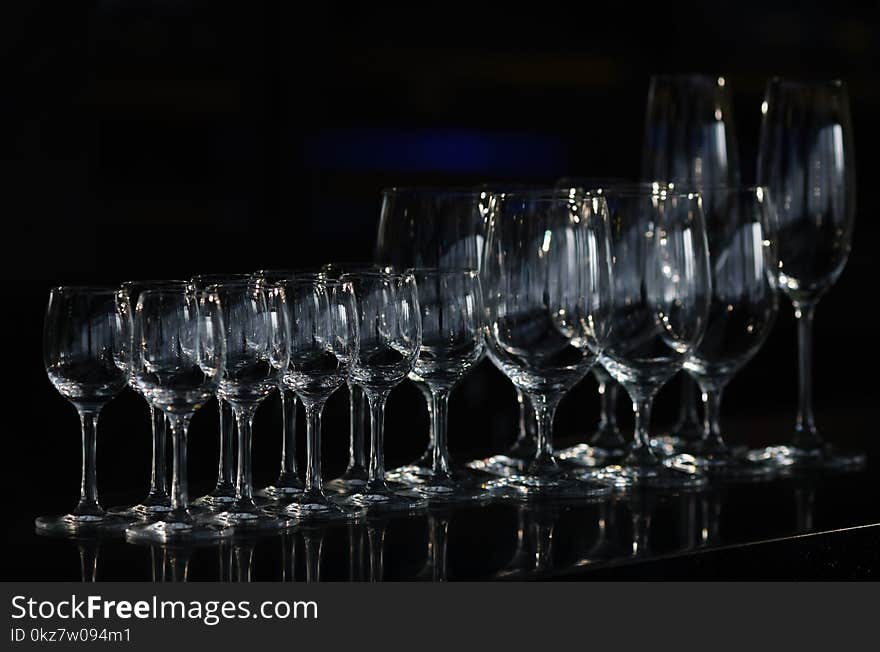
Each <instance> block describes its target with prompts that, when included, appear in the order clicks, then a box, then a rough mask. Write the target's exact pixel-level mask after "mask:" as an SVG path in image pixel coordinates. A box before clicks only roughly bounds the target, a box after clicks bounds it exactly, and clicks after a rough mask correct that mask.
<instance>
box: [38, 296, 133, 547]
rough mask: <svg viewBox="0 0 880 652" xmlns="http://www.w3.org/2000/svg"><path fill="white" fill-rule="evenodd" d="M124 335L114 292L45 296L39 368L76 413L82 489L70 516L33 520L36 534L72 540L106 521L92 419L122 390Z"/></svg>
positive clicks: (95, 424) (96, 418) (96, 423)
mask: <svg viewBox="0 0 880 652" xmlns="http://www.w3.org/2000/svg"><path fill="white" fill-rule="evenodd" d="M126 333H127V331H126V329H125V327H124V324H123V318H122V315H120V314H119V312H118V311H117V308H116V292H115V290H112V289H104V288H92V287H70V286H63V287H56V288H53V289H52V291H51V292H49V305H48V307H47V308H46V320H45V323H44V326H43V362H44V364H45V367H46V373H47V374H48V376H49V380H50V381H51V382H52V385H53V386H54V387H55V389H56V390H57V391H58V393H59V394H61V395H62V396H63V397H64V398H66V399H67V400H68V401H70V402H71V403H72V404H73V406H74V407H75V408H76V411H77V412H78V413H79V421H80V425H81V428H82V483H81V485H80V499H79V503H78V504H77V506H76V507H75V508H74V510H73V511H72V512H71V513H70V514H65V515H64V516H40V517H38V518H37V519H36V527H37V530H38V531H41V532H46V533H53V534H55V533H57V534H68V533H69V534H77V533H80V532H82V531H84V530H87V529H89V528H93V527H95V526H99V525H101V524H105V523H107V521H108V517H107V515H106V514H105V512H104V509H103V508H102V507H101V505H100V503H99V502H98V485H97V475H96V442H97V433H98V416H99V415H100V413H101V409H102V408H103V407H104V405H105V404H106V403H107V402H108V401H109V400H110V399H112V398H113V397H114V396H116V395H117V394H119V392H121V391H122V390H123V389H124V388H125V385H126V381H127V375H128V374H127V370H126V365H125V363H124V362H123V358H124V353H123V351H124V346H125V335H126Z"/></svg>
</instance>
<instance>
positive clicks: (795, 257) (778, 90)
mask: <svg viewBox="0 0 880 652" xmlns="http://www.w3.org/2000/svg"><path fill="white" fill-rule="evenodd" d="M761 113H762V114H763V116H762V120H761V142H760V148H759V151H758V182H759V183H761V184H762V185H765V186H766V187H768V188H769V190H770V196H771V197H772V198H773V200H774V202H775V203H776V207H777V212H778V215H779V270H778V272H779V273H778V278H779V288H780V290H781V291H782V292H783V293H784V294H785V295H786V296H787V297H788V298H789V300H791V303H792V306H793V307H794V315H795V318H796V319H797V323H798V354H799V360H798V371H799V387H798V390H799V391H798V415H797V422H796V425H795V430H794V436H793V437H792V440H791V442H790V443H789V444H786V445H782V446H771V447H769V448H767V449H764V450H763V451H760V452H753V453H751V454H750V455H751V457H752V458H754V459H767V460H772V461H774V462H775V463H777V464H780V465H783V466H792V465H794V466H800V467H806V468H810V467H812V468H842V469H845V468H850V467H856V468H857V467H859V466H861V465H862V464H864V462H865V456H864V454H863V453H851V452H843V451H835V450H834V448H833V447H832V446H830V445H829V444H827V443H826V442H825V440H824V439H823V438H822V435H821V434H820V433H819V430H818V428H817V427H816V423H815V419H814V417H813V379H812V362H813V359H812V356H813V351H812V347H813V315H814V313H815V310H816V305H817V304H818V303H819V299H820V298H821V297H822V295H824V294H825V292H827V291H828V290H830V289H831V286H832V285H834V283H835V282H836V281H837V279H838V277H839V276H840V274H841V273H842V272H843V268H844V266H845V265H846V261H847V258H848V257H849V252H850V248H851V247H852V234H853V228H854V224H855V211H856V206H855V204H856V170H855V152H854V150H853V132H852V118H851V117H850V109H849V96H848V94H847V88H846V85H845V84H844V83H843V82H842V81H839V80H834V81H828V82H800V81H793V80H786V79H773V80H771V81H770V83H769V84H768V85H767V92H766V95H765V97H764V103H763V104H762V105H761Z"/></svg>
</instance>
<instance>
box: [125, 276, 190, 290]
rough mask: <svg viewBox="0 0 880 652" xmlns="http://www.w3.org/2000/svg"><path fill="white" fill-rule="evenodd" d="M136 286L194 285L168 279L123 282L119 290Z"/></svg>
mask: <svg viewBox="0 0 880 652" xmlns="http://www.w3.org/2000/svg"><path fill="white" fill-rule="evenodd" d="M135 285H144V286H150V287H162V286H168V287H176V286H180V285H184V286H185V285H194V284H193V282H192V281H184V280H182V279H176V278H173V279H166V280H160V279H147V280H145V281H123V282H122V283H120V284H119V288H118V289H120V290H125V289H128V288H130V287H133V286H135Z"/></svg>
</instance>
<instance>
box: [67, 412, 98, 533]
mask: <svg viewBox="0 0 880 652" xmlns="http://www.w3.org/2000/svg"><path fill="white" fill-rule="evenodd" d="M77 411H78V412H79V423H80V426H81V427H82V481H81V482H80V487H79V504H78V505H77V506H76V509H75V510H73V513H74V515H75V516H103V514H104V510H103V509H102V508H101V506H100V505H99V504H98V476H97V464H96V462H97V439H98V415H99V414H100V413H101V408H84V407H82V408H77Z"/></svg>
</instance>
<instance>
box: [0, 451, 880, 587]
mask: <svg viewBox="0 0 880 652" xmlns="http://www.w3.org/2000/svg"><path fill="white" fill-rule="evenodd" d="M878 479H880V478H878V473H877V469H876V465H875V464H873V460H869V463H868V466H867V467H866V468H865V469H864V470H861V471H857V472H847V473H841V472H837V473H835V472H821V473H817V472H810V473H791V474H789V475H788V476H787V477H780V478H777V479H775V480H773V481H770V482H763V483H753V484H728V485H713V486H710V487H709V488H707V489H706V490H703V491H699V492H693V493H682V494H674V493H657V492H649V491H640V492H634V493H631V494H628V495H623V496H619V497H616V498H614V499H612V500H610V501H607V502H603V503H597V504H579V503H566V504H562V503H557V504H554V503H532V504H509V503H494V504H490V505H486V506H481V507H468V508H457V509H450V508H446V509H442V510H429V511H428V512H427V513H424V514H420V515H416V516H409V517H394V518H382V519H372V520H368V521H366V522H364V523H361V524H357V525H339V526H332V527H327V528H299V529H296V528H294V529H291V530H289V531H286V532H283V533H279V534H274V535H271V536H262V537H246V536H242V537H238V538H235V539H232V540H228V541H226V542H224V543H222V544H219V545H218V544H214V545H211V546H205V547H197V548H175V547H166V548H163V547H160V546H153V547H150V546H138V545H131V544H126V543H124V542H123V541H121V540H118V539H116V540H114V539H113V538H105V539H101V540H98V539H94V538H91V539H90V538H81V539H79V540H73V539H69V540H64V539H51V538H47V537H42V536H36V535H33V534H31V532H32V531H33V530H32V525H30V528H31V529H30V532H25V530H26V529H27V528H28V526H29V523H28V522H27V521H26V520H25V519H21V520H20V521H17V522H15V523H14V524H13V525H12V529H11V530H9V531H8V532H7V534H8V537H7V545H6V548H5V549H6V555H5V560H4V561H5V563H6V566H7V571H6V577H7V579H64V580H78V579H85V580H89V579H93V578H97V579H98V580H146V581H179V580H182V579H186V580H189V581H202V580H205V581H212V580H223V581H279V580H284V581H294V580H295V581H311V580H318V579H320V580H322V581H328V580H329V581H340V580H341V581H347V580H357V581H382V580H384V581H389V580H425V581H442V580H468V579H470V580H489V579H549V578H571V579H590V578H596V579H615V578H621V579H623V578H634V579H635V578H663V579H701V578H719V579H749V578H755V579H761V578H764V579H820V578H833V579H848V578H875V577H876V575H877V569H878V567H880V566H878V557H880V552H878V551H880V546H878V545H877V544H878V543H880V525H877V526H876V527H863V526H874V525H875V524H880V505H878V502H877V501H876V500H875V499H874V498H875V496H876V495H877V484H878V482H877V481H878Z"/></svg>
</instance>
